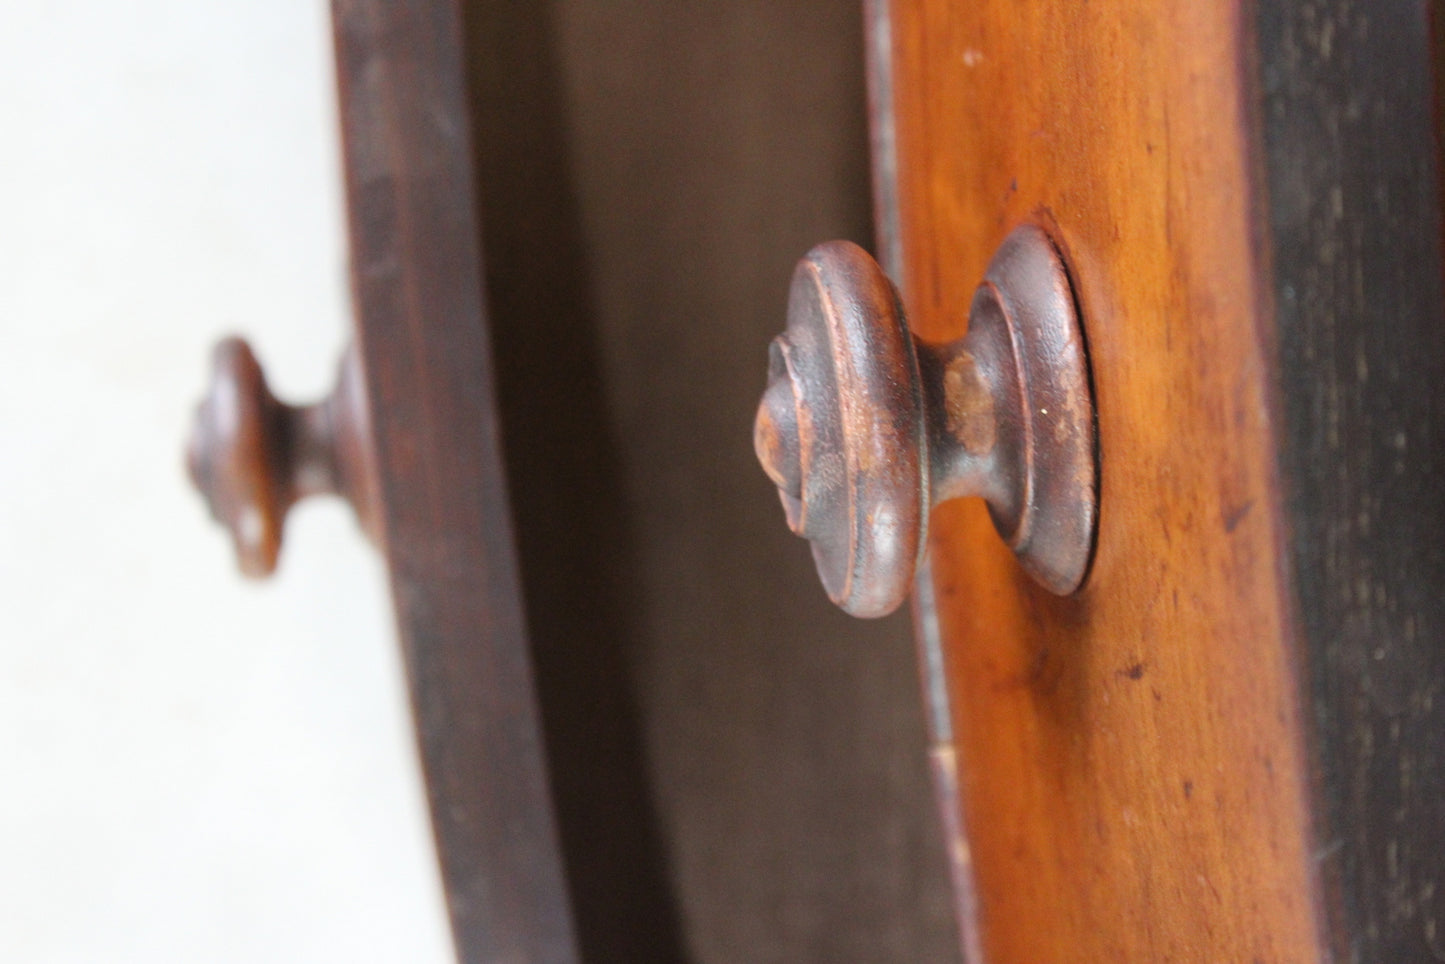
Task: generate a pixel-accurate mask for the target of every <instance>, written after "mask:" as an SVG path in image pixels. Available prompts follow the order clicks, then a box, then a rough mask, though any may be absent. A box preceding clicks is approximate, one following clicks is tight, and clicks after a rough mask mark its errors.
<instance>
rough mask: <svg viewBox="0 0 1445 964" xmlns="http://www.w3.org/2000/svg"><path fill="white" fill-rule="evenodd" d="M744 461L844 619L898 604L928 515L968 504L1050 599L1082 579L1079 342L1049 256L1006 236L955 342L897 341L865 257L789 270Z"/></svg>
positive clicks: (840, 248)
mask: <svg viewBox="0 0 1445 964" xmlns="http://www.w3.org/2000/svg"><path fill="white" fill-rule="evenodd" d="M753 441H754V447H755V449H756V450H757V454H758V459H759V461H760V462H761V463H762V466H763V469H764V471H765V472H766V473H767V475H768V477H769V478H770V479H772V481H773V483H774V484H775V485H776V486H777V487H778V492H779V496H780V497H781V499H782V503H783V508H784V512H785V513H786V516H787V520H788V525H789V527H790V528H791V529H792V530H793V531H794V532H796V533H797V534H799V535H801V536H803V537H805V538H807V539H809V540H810V541H811V542H812V543H813V557H814V560H815V562H816V563H817V567H818V573H819V576H820V577H821V578H822V581H823V586H824V588H825V589H826V590H827V592H828V595H829V596H830V598H832V600H833V601H834V602H835V603H837V604H838V605H839V606H841V607H843V609H845V610H847V611H848V612H850V613H852V614H854V615H857V616H882V615H885V614H887V613H889V612H892V611H893V610H894V609H896V608H897V607H898V605H899V604H900V603H901V602H902V601H903V600H904V598H906V597H907V595H908V591H909V588H910V587H911V585H912V581H913V574H914V571H915V569H916V567H917V565H918V562H919V561H920V559H921V558H922V555H923V552H924V549H925V546H926V540H927V532H928V516H929V512H930V510H931V509H932V507H933V506H934V505H935V504H937V503H939V502H942V501H945V500H947V499H953V498H959V497H963V496H980V497H982V498H983V499H985V500H986V502H987V503H988V507H989V511H990V513H991V514H992V516H993V520H994V523H995V525H996V527H997V528H998V530H999V533H1000V535H1002V536H1003V538H1004V540H1005V541H1006V542H1007V543H1008V544H1009V545H1010V546H1011V547H1012V548H1013V550H1014V552H1015V553H1016V554H1017V556H1018V558H1019V560H1020V562H1021V563H1022V564H1023V566H1024V568H1025V569H1026V570H1027V571H1028V572H1029V573H1030V574H1032V575H1033V576H1034V577H1035V578H1036V579H1038V581H1039V582H1041V583H1042V584H1043V585H1044V586H1046V587H1047V588H1048V589H1050V590H1052V591H1053V592H1056V593H1061V594H1062V593H1070V592H1073V591H1074V590H1076V589H1077V588H1078V587H1079V586H1080V584H1081V583H1082V582H1083V580H1084V576H1085V575H1086V573H1087V571H1088V566H1089V561H1090V558H1091V555H1092V551H1093V542H1094V530H1095V525H1096V519H1097V515H1098V507H1097V466H1096V462H1095V445H1094V408H1093V398H1092V394H1091V391H1090V386H1089V377H1088V366H1087V359H1086V356H1085V352H1084V341H1083V332H1082V330H1081V328H1080V326H1079V322H1078V317H1077V313H1076V309H1075V302H1074V297H1073V292H1072V290H1071V288H1070V285H1069V280H1068V275H1067V273H1066V272H1065V270H1064V265H1063V261H1062V259H1061V258H1060V256H1059V254H1058V251H1057V250H1056V249H1055V248H1054V246H1053V244H1052V243H1051V242H1050V241H1049V239H1048V237H1047V236H1046V235H1045V234H1044V233H1043V231H1041V230H1039V229H1038V228H1035V227H1031V226H1027V227H1022V228H1019V229H1018V230H1016V231H1014V232H1013V233H1012V234H1011V235H1010V236H1009V237H1008V238H1007V239H1005V241H1004V243H1003V245H1002V246H1001V247H1000V249H999V251H998V253H997V254H996V255H995V257H994V260H993V262H992V263H991V264H990V266H989V269H988V271H987V273H986V274H985V276H984V280H983V283H982V284H980V285H979V287H978V290H977V292H976V293H975V295H974V299H973V303H972V305H971V306H970V308H969V315H968V334H967V335H965V336H964V337H963V338H960V339H958V340H956V341H953V342H948V343H938V344H935V343H931V342H925V341H922V340H921V339H918V338H915V337H914V336H913V335H912V334H911V333H910V332H909V331H908V326H907V321H906V319H905V316H904V312H903V308H902V305H901V303H900V301H899V298H898V293H897V291H896V290H895V289H894V287H893V285H892V283H891V282H890V281H889V280H888V278H887V277H886V276H885V275H884V273H883V270H882V269H881V268H880V267H879V266H878V264H877V262H875V261H874V260H873V259H872V258H871V257H869V256H868V254H867V252H865V251H863V249H861V248H859V247H858V246H857V245H854V244H851V243H848V242H845V241H834V242H829V243H827V244H822V245H819V246H818V247H816V248H814V249H813V250H812V251H811V252H809V253H808V255H807V256H806V257H804V259H803V260H802V261H801V262H799V264H798V268H797V270H796V271H795V272H794V275H793V283H792V288H791V291H790V294H789V300H788V323H787V329H786V330H785V332H784V333H783V334H782V335H779V336H778V337H777V338H776V339H774V341H773V344H772V345H771V347H770V349H769V369H768V387H767V390H766V391H765V392H764V395H763V399H762V402H761V404H760V405H759V407H758V415H757V420H756V422H755V423H754V431H753Z"/></svg>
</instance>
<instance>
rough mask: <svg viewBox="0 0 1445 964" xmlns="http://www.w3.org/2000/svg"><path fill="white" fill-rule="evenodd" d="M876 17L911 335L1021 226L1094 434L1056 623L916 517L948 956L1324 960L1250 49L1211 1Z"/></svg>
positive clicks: (929, 1)
mask: <svg viewBox="0 0 1445 964" xmlns="http://www.w3.org/2000/svg"><path fill="white" fill-rule="evenodd" d="M892 13H893V22H892V34H893V50H892V54H893V57H892V59H893V66H894V75H893V82H894V85H895V101H894V103H895V105H896V110H897V117H896V128H897V152H898V165H899V168H898V170H899V175H898V176H899V191H898V196H899V207H900V211H899V215H900V225H901V238H902V254H903V261H904V265H903V275H904V301H905V305H906V307H907V310H908V311H909V315H910V322H911V324H912V325H913V326H914V327H915V329H916V330H917V331H919V332H920V334H922V335H923V336H924V337H931V338H935V339H943V338H953V337H957V336H958V335H960V334H961V331H960V326H961V325H962V323H963V319H964V316H965V315H966V310H965V308H966V306H967V305H968V303H969V299H970V298H971V296H972V286H973V283H974V279H976V278H977V277H978V276H979V275H980V274H981V273H982V271H983V269H984V267H985V265H986V264H987V261H988V258H989V256H990V254H991V253H992V252H993V250H994V249H995V247H996V246H997V245H998V244H999V242H1000V241H1001V240H1002V239H1003V237H1004V236H1005V234H1006V233H1007V232H1008V231H1010V230H1011V229H1012V228H1013V227H1015V226H1016V225H1017V224H1019V223H1021V222H1025V221H1034V222H1037V223H1041V224H1043V225H1044V226H1046V227H1047V228H1048V229H1049V231H1050V233H1051V234H1052V236H1053V237H1054V239H1055V240H1056V241H1057V242H1058V243H1059V244H1060V246H1061V247H1062V248H1063V250H1064V252H1065V254H1066V257H1067V259H1068V261H1069V264H1070V266H1071V270H1072V271H1073V281H1074V284H1075V290H1076V292H1077V295H1078V299H1079V304H1080V309H1081V312H1082V316H1083V321H1084V327H1085V332H1086V339H1087V342H1088V345H1089V349H1090V353H1091V365H1092V371H1093V377H1094V385H1095V398H1096V402H1097V406H1098V420H1099V421H1098V437H1099V445H1100V448H1101V467H1102V479H1101V503H1100V510H1101V513H1100V527H1099V537H1098V549H1097V555H1096V558H1095V562H1094V568H1093V571H1092V574H1091V576H1090V579H1089V581H1088V583H1087V584H1086V585H1085V587H1084V589H1083V590H1082V591H1081V592H1080V593H1079V594H1077V595H1076V596H1073V597H1070V598H1065V599H1059V598H1055V597H1052V596H1050V595H1049V594H1048V593H1046V592H1045V591H1043V590H1042V589H1040V588H1039V587H1037V586H1036V585H1035V584H1034V583H1033V582H1032V581H1031V580H1030V579H1028V578H1027V577H1026V576H1025V575H1024V574H1023V572H1022V571H1021V570H1020V568H1019V567H1018V565H1017V563H1016V562H1015V561H1014V560H1013V558H1012V557H1011V556H1010V554H1009V553H1008V551H1007V549H1006V548H1005V547H1003V546H1002V545H1001V544H1000V543H999V542H998V540H997V538H996V537H994V536H993V533H992V531H991V529H992V525H991V523H990V520H989V518H988V515H987V513H986V512H985V511H984V508H983V506H982V504H980V503H969V502H958V503H953V504H950V505H947V506H943V507H940V509H939V510H937V511H936V512H935V515H934V519H933V531H932V538H931V543H930V551H931V554H932V568H933V575H934V580H933V585H932V586H931V587H929V588H930V590H931V591H932V593H933V595H934V600H935V608H934V609H933V611H932V612H929V613H927V614H926V615H928V616H936V619H937V629H938V634H939V636H938V638H939V639H941V640H942V642H943V653H942V662H943V666H942V667H941V673H942V675H943V676H944V677H945V679H946V683H947V686H948V688H949V695H950V705H951V707H952V718H951V721H950V722H951V726H952V731H951V732H952V738H953V743H954V748H955V750H956V753H957V766H958V772H957V779H958V785H959V799H960V800H961V811H960V816H961V818H962V824H963V825H965V826H966V827H967V830H968V839H967V845H966V847H965V845H964V842H963V841H962V840H959V841H958V842H959V844H960V849H959V850H958V851H957V854H958V859H959V866H960V868H962V869H963V870H965V871H967V872H968V873H969V879H971V880H972V881H973V883H974V884H975V885H976V894H977V908H976V914H975V915H974V917H973V919H972V920H970V921H967V922H966V927H967V928H968V930H969V931H970V935H969V937H970V940H971V941H972V942H973V943H974V944H975V946H976V947H978V948H979V949H981V950H982V952H983V957H984V959H985V960H986V961H987V962H989V964H1012V962H1039V961H1051V962H1052V961H1106V960H1119V961H1270V962H1277V961H1303V960H1317V959H1320V957H1321V955H1322V953H1323V943H1322V942H1323V938H1322V937H1321V928H1320V925H1319V923H1318V910H1317V895H1318V886H1317V882H1316V880H1315V878H1314V875H1313V872H1312V865H1311V859H1310V858H1311V853H1310V847H1311V840H1312V831H1311V827H1310V822H1309V821H1310V809H1309V805H1308V799H1309V770H1308V766H1307V755H1306V751H1305V748H1304V746H1303V743H1302V741H1301V739H1300V732H1301V719H1302V714H1301V707H1300V698H1299V695H1298V693H1297V689H1296V676H1295V672H1294V670H1295V666H1294V662H1293V657H1294V654H1293V652H1292V648H1291V644H1290V639H1291V638H1292V637H1291V633H1292V618H1293V616H1292V610H1291V604H1290V598H1291V597H1290V592H1289V587H1288V585H1287V583H1286V582H1285V579H1286V567H1285V566H1284V565H1283V563H1284V562H1285V560H1284V559H1283V558H1282V552H1281V549H1280V545H1281V541H1280V540H1281V532H1282V531H1283V528H1284V522H1285V520H1284V517H1283V514H1282V504H1281V499H1280V495H1279V492H1280V487H1279V483H1278V480H1277V473H1276V462H1275V455H1276V449H1277V445H1278V441H1279V431H1278V428H1277V425H1276V423H1275V420H1274V418H1273V416H1272V413H1271V412H1272V410H1271V407H1270V405H1271V401H1272V396H1271V394H1270V391H1269V388H1268V384H1267V379H1266V378H1265V375H1266V374H1267V372H1268V371H1269V366H1270V364H1271V355H1270V351H1269V349H1268V347H1267V345H1268V340H1267V338H1266V334H1267V333H1266V332H1265V331H1264V330H1263V327H1262V319H1264V317H1265V315H1264V313H1263V310H1262V306H1264V305H1266V304H1267V301H1268V299H1267V297H1266V295H1267V291H1266V286H1265V284H1264V282H1263V281H1262V278H1261V269H1260V266H1259V264H1258V262H1257V261H1256V256H1255V255H1256V252H1255V248H1254V246H1253V241H1254V238H1255V236H1256V230H1257V224H1256V221H1255V213H1254V212H1255V208H1254V204H1255V197H1254V195H1253V193H1252V190H1253V185H1252V182H1251V178H1252V176H1253V173H1254V171H1253V168H1252V166H1251V163H1252V162H1251V158H1252V157H1254V155H1253V153H1252V145H1251V143H1250V137H1251V136H1252V134H1251V131H1252V127H1251V124H1252V114H1251V110H1250V103H1251V101H1250V89H1251V88H1250V86H1249V80H1248V77H1249V70H1250V67H1251V60H1250V54H1249V49H1250V47H1249V40H1248V35H1249V31H1250V29H1251V25H1250V24H1248V23H1246V22H1245V21H1244V20H1243V19H1242V16H1243V15H1242V13H1241V9H1240V7H1239V5H1236V4H1228V3H1226V4H1201V3H1193V2H1169V3H1163V4H1160V3H1154V2H1143V0H1132V2H1118V3H1110V4H1086V3H1078V2H1076V0H1039V2H1034V3H1029V4H1017V3H1013V2H1010V0H979V2H973V3H958V2H954V0H895V2H894V4H893V7H892ZM935 731H936V732H947V731H946V730H944V729H943V728H942V727H941V726H936V727H935ZM940 759H942V758H940ZM943 762H944V763H945V764H946V763H947V761H946V760H943ZM947 770H948V767H947V766H941V767H940V773H941V774H943V775H944V776H947V775H948V774H947V772H946V771H947ZM970 857H971V863H970V860H969V858H970Z"/></svg>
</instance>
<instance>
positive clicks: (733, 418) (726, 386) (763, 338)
mask: <svg viewBox="0 0 1445 964" xmlns="http://www.w3.org/2000/svg"><path fill="white" fill-rule="evenodd" d="M468 17H469V33H470V36H471V42H472V49H471V52H470V59H471V65H472V71H473V87H474V91H475V95H476V98H477V102H476V103H477V106H476V111H475V116H476V137H477V142H478V144H479V145H480V146H479V178H480V197H481V204H482V216H483V221H484V225H485V227H484V258H485V260H486V264H487V280H488V285H489V292H488V294H489V298H490V301H491V307H492V325H493V331H494V338H495V341H496V357H497V363H498V368H499V374H498V378H499V385H500V394H501V409H502V413H503V421H504V426H503V428H504V433H505V436H506V451H507V458H508V462H509V466H508V471H509V477H510V482H511V486H512V499H513V503H514V506H515V513H516V517H517V531H518V533H519V541H520V553H521V560H522V569H523V579H524V585H525V591H526V596H527V606H528V615H529V619H530V620H531V632H532V638H533V640H534V642H535V645H536V648H537V667H538V675H539V685H540V688H541V696H542V703H543V708H544V713H545V717H546V724H547V738H548V741H549V752H550V755H551V759H552V772H553V780H554V785H555V792H556V795H557V799H558V803H559V809H560V819H561V825H562V840H563V845H564V848H565V850H566V854H567V861H568V869H569V873H570V875H571V884H572V888H573V894H574V903H575V907H576V912H577V916H578V920H579V928H580V932H581V938H582V944H583V947H584V951H585V953H586V955H587V958H588V960H589V961H593V962H598V964H610V962H628V964H632V962H650V961H682V960H689V961H697V962H700V964H710V962H738V964H744V962H746V964H762V962H780V964H782V962H786V964H847V962H855V961H856V962H864V961H867V962H873V961H928V962H948V961H951V960H957V959H958V951H957V932H956V929H955V926H954V923H953V920H952V897H951V892H950V889H949V884H948V879H947V865H946V859H945V852H944V844H943V837H942V833H941V832H940V829H939V826H938V819H937V815H936V814H935V812H934V810H933V802H932V796H931V787H930V782H929V775H928V769H927V763H926V758H925V747H926V733H925V727H924V720H923V710H922V704H921V699H920V696H919V693H918V683H917V679H918V677H917V671H916V658H915V655H914V648H913V641H912V638H911V634H910V632H909V627H908V623H907V621H906V618H905V617H903V616H902V615H900V616H896V617H892V618H890V619H887V620H883V621H877V622H861V621H857V620H852V619H849V618H848V617H845V616H843V615H842V614H841V613H839V612H838V611H836V610H835V609H834V608H833V607H832V606H831V605H830V604H829V603H828V601H827V599H826V597H825V596H824V594H823V592H822V590H821V588H820V587H819V586H818V583H817V577H816V576H815V574H814V572H813V566H812V560H811V558H810V556H809V552H808V548H807V546H806V544H805V543H803V542H802V541H801V540H799V539H797V538H795V537H793V536H792V535H791V534H790V533H789V532H788V531H787V529H786V527H785V525H784V521H783V514H782V510H781V508H780V506H779V504H778V500H777V496H776V493H775V492H774V490H773V487H772V485H771V483H769V482H768V480H767V479H766V478H765V477H764V475H763V474H762V472H761V470H760V469H759V468H758V467H757V464H756V462H755V460H754V458H753V454H752V444H751V427H752V419H753V412H754V408H755V406H756V404H757V400H758V395H759V393H760V392H761V390H762V388H763V384H764V381H765V376H766V361H767V344H768V341H769V340H770V339H771V338H772V336H773V335H774V334H776V333H777V332H778V331H780V330H781V329H782V326H783V321H784V312H785V308H786V297H787V287H788V278H789V275H790V274H791V271H792V266H793V263H794V262H795V261H796V260H797V258H798V257H800V256H801V255H802V254H803V253H804V252H805V251H806V250H807V249H808V248H809V247H810V246H812V245H813V244H815V243H817V242H819V241H823V240H826V239H829V238H836V237H843V238H851V239H853V240H857V241H860V242H863V243H865V244H866V243H868V242H869V241H870V239H871V235H872V231H871V226H870V211H869V197H870V189H869V160H868V141H867V116H866V106H865V105H866V100H865V92H864V82H863V37H862V11H861V5H860V4H859V3H858V2H857V0H794V2H789V3H776V2H775V0H710V2H699V3H679V2H677V0H635V2H630V3H626V4H615V3H606V2H603V0H554V2H552V3H547V4H537V3H532V4H507V3H501V2H491V0H471V2H469V4H468Z"/></svg>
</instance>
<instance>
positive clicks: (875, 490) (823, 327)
mask: <svg viewBox="0 0 1445 964" xmlns="http://www.w3.org/2000/svg"><path fill="white" fill-rule="evenodd" d="M922 406H923V399H922V390H921V386H920V382H919V376H918V365H917V360H916V358H915V355H914V352H913V347H912V344H911V342H910V338H909V335H908V331H907V329H906V327H905V326H904V323H903V312H902V310H901V308H900V307H899V302H898V295H897V292H896V291H895V290H894V288H893V285H892V283H891V282H889V280H888V278H887V277H886V276H885V275H884V274H883V271H882V270H881V269H880V268H879V267H878V264H877V263H876V262H875V261H874V260H873V259H872V258H871V257H869V255H868V254H867V252H865V251H864V250H863V249H862V248H859V247H858V246H857V245H854V244H851V243H848V242H845V241H834V242H829V243H827V244H823V245H819V246H818V247H816V248H814V249H813V250H812V251H811V252H809V253H808V255H807V256H806V257H805V258H804V259H803V260H802V261H801V262H800V263H799V264H798V267H797V270H796V271H795V272H794V274H793V282H792V287H791V290H790V292H789V297H788V325H787V329H786V331H784V333H783V334H782V335H780V336H778V338H776V339H774V341H773V344H772V346H771V348H770V350H769V372H768V388H767V391H766V392H765V393H764V396H763V401H762V404H761V405H760V406H759V409H758V415H757V420H756V421H755V422H754V432H753V442H754V447H755V448H756V450H757V454H758V459H759V461H760V462H761V463H762V464H763V468H764V471H766V472H767V474H768V476H769V478H771V479H772V480H773V482H774V484H776V485H777V486H778V492H779V496H780V498H781V500H782V503H783V508H784V511H785V513H786V515H787V519H788V525H789V527H790V528H791V529H792V530H793V531H794V532H795V533H797V534H798V535H801V536H803V537H805V538H807V539H809V540H810V541H811V542H812V544H813V558H814V561H815V562H816V563H817V567H818V574H819V576H820V577H821V578H822V581H823V587H824V588H825V589H826V590H827V592H828V595H829V597H830V598H831V599H832V600H833V602H835V603H837V604H838V605H839V606H841V607H842V608H843V609H844V610H846V611H847V612H849V613H852V614H853V615H856V616H882V615H886V614H887V613H889V612H892V611H893V610H894V609H896V608H897V607H898V605H899V604H900V603H901V602H902V601H903V600H904V599H905V598H907V595H908V591H909V588H910V587H911V584H912V573H913V569H914V566H915V565H916V563H917V560H918V554H919V550H920V547H921V546H922V544H923V535H924V524H925V519H924V515H925V501H924V466H925V464H926V461H925V459H926V455H925V441H924V431H923V419H922V411H923V409H922Z"/></svg>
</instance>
